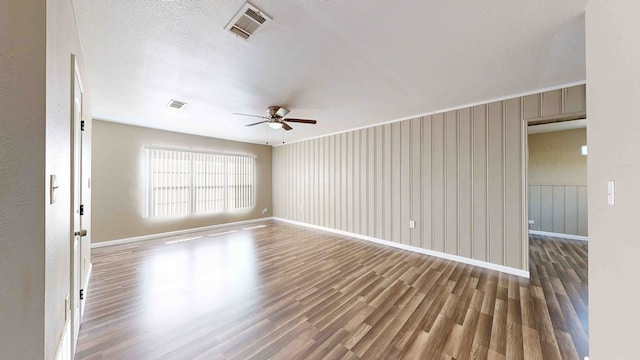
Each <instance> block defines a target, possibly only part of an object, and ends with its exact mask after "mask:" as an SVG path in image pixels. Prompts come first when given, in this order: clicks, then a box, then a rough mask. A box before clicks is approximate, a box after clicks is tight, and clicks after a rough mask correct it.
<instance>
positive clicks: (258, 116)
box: [233, 113, 269, 119]
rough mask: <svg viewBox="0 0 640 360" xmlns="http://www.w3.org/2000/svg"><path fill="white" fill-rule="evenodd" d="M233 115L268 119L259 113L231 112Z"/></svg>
mask: <svg viewBox="0 0 640 360" xmlns="http://www.w3.org/2000/svg"><path fill="white" fill-rule="evenodd" d="M233 115H240V116H251V117H257V118H261V119H269V118H268V117H266V116H260V115H251V114H240V113H233Z"/></svg>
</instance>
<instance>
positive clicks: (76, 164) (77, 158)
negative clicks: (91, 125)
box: [69, 54, 84, 354]
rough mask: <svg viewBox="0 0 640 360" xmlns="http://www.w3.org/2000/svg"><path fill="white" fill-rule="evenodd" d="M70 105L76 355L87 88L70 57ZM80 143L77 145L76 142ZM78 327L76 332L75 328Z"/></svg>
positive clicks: (71, 286)
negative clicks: (85, 94)
mask: <svg viewBox="0 0 640 360" xmlns="http://www.w3.org/2000/svg"><path fill="white" fill-rule="evenodd" d="M76 82H77V84H78V88H79V91H80V94H79V98H80V104H79V106H80V109H79V115H80V116H79V118H78V117H76V108H75V106H76V105H75V100H76V96H77V95H78V94H76ZM70 87H71V101H70V140H71V141H70V144H71V146H70V160H71V162H70V165H71V166H70V175H71V176H70V177H71V181H70V184H71V186H70V189H71V191H70V193H71V194H70V195H71V196H70V205H71V206H70V216H71V217H70V228H71V231H70V241H69V246H70V251H69V255H70V258H69V274H70V277H69V291H70V296H69V298H70V313H71V316H70V325H71V326H70V329H71V334H70V335H71V344H70V345H71V354H75V350H76V343H77V339H78V334H79V332H80V324H81V323H82V313H83V311H82V310H83V309H82V308H83V301H82V300H80V290H81V289H82V286H83V281H82V277H83V276H82V273H83V269H82V237H81V236H79V235H76V231H80V229H82V216H81V215H80V213H79V211H80V209H79V208H76V201H77V203H78V204H82V192H83V191H82V175H83V174H82V142H83V132H82V129H81V126H82V125H81V124H82V123H81V121H83V120H84V98H83V96H84V87H83V83H82V76H81V74H80V68H79V67H78V63H77V58H76V55H75V54H71V86H70ZM76 139H78V141H77V140H76ZM76 323H77V328H76Z"/></svg>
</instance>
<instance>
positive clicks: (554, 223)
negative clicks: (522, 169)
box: [529, 185, 587, 236]
mask: <svg viewBox="0 0 640 360" xmlns="http://www.w3.org/2000/svg"><path fill="white" fill-rule="evenodd" d="M529 219H530V220H533V221H534V224H532V225H529V229H531V230H539V231H547V232H554V233H559V234H569V235H581V236H587V187H586V186H575V185H529Z"/></svg>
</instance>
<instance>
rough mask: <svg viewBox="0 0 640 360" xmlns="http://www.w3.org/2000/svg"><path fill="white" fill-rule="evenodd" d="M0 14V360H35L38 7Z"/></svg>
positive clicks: (41, 221)
mask: <svg viewBox="0 0 640 360" xmlns="http://www.w3.org/2000/svg"><path fill="white" fill-rule="evenodd" d="M0 8H1V9H2V11H0V54H1V55H0V109H2V110H1V111H2V115H1V116H0V354H2V355H0V357H3V358H12V359H42V358H44V342H43V341H44V336H43V334H44V321H43V319H44V310H45V308H44V302H45V298H44V291H45V286H44V281H45V252H44V250H45V248H44V238H45V211H44V209H45V136H46V128H45V118H46V104H45V103H46V101H45V76H46V75H45V69H46V56H45V52H46V50H45V41H46V7H45V2H44V1H34V0H25V1H14V0H1V2H0ZM25 19H28V21H25Z"/></svg>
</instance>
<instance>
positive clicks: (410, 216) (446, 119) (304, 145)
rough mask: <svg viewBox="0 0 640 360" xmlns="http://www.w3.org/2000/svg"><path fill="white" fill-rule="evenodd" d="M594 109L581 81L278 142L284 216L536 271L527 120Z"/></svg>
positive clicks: (278, 196)
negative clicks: (531, 262) (527, 185)
mask: <svg viewBox="0 0 640 360" xmlns="http://www.w3.org/2000/svg"><path fill="white" fill-rule="evenodd" d="M554 104H555V106H552V105H554ZM584 111H585V109H584V86H582V85H580V86H574V87H570V88H565V89H559V90H553V91H547V92H544V93H542V94H537V95H529V96H526V97H523V98H514V99H509V100H505V101H498V102H493V103H490V104H486V105H478V106H474V107H471V108H464V109H460V110H455V111H449V112H446V113H441V114H436V115H430V116H424V117H420V118H416V119H412V120H406V121H401V122H396V123H392V124H387V125H381V126H376V127H372V128H368V129H362V130H356V131H350V132H346V133H342V134H338V135H332V136H327V137H322V138H318V139H312V140H308V141H303V142H298V143H293V144H289V145H284V146H279V147H276V148H275V149H274V156H273V159H274V160H273V162H274V163H273V177H274V187H273V196H274V215H275V216H277V217H281V218H285V219H289V220H294V221H299V222H304V223H308V224H313V225H319V226H324V227H329V228H334V229H338V230H343V231H348V232H353V233H357V234H361V235H366V236H371V237H375V238H379V239H383V240H389V241H393V242H397V243H401V244H406V245H412V246H416V247H421V248H425V249H430V250H435V251H440V252H444V253H448V254H453V255H459V256H463V257H467V258H472V259H476V260H481V261H486V262H490V263H493V264H497V265H504V266H508V267H511V268H515V269H519V270H525V271H528V270H529V269H528V264H527V259H528V252H527V235H526V232H527V225H526V211H525V209H524V201H525V193H524V190H525V189H524V176H525V168H524V154H523V149H522V147H523V140H524V136H526V129H525V128H524V123H525V122H524V121H523V120H522V119H523V118H527V117H528V118H531V119H536V118H544V119H552V118H554V117H566V116H568V114H569V115H571V116H578V115H581V116H583V114H584ZM576 114H578V115H576ZM410 220H414V221H416V227H415V229H410V228H409V221H410Z"/></svg>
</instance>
